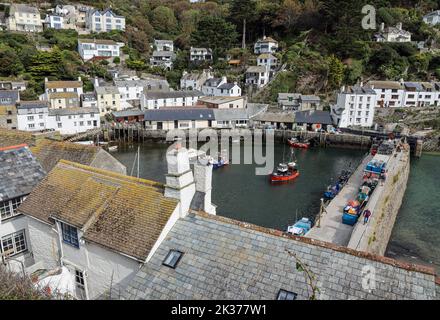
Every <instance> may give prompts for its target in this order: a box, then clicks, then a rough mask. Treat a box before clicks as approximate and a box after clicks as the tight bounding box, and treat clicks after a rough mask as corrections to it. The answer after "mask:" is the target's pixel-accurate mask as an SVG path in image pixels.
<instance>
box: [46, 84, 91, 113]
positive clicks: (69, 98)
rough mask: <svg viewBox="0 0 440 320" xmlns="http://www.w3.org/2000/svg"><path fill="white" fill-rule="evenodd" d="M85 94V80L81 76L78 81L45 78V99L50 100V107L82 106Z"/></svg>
mask: <svg viewBox="0 0 440 320" xmlns="http://www.w3.org/2000/svg"><path fill="white" fill-rule="evenodd" d="M82 94H83V82H82V80H81V78H80V77H79V78H78V80H76V81H58V80H57V81H49V80H48V79H47V78H45V79H44V95H43V96H42V99H43V100H47V101H49V105H50V108H54V109H55V108H56V109H58V108H76V107H79V106H80V96H81V95H82Z"/></svg>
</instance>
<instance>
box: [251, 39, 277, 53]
mask: <svg viewBox="0 0 440 320" xmlns="http://www.w3.org/2000/svg"><path fill="white" fill-rule="evenodd" d="M277 50H278V41H276V40H274V39H273V38H271V37H263V39H260V40H258V41H257V42H256V43H255V45H254V53H255V54H263V53H270V54H273V53H275V52H277Z"/></svg>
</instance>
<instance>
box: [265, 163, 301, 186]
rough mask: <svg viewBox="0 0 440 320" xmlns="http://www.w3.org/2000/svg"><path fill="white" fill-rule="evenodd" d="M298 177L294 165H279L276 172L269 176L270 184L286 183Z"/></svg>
mask: <svg viewBox="0 0 440 320" xmlns="http://www.w3.org/2000/svg"><path fill="white" fill-rule="evenodd" d="M298 177H299V171H298V169H297V168H296V163H294V162H293V163H289V164H285V163H281V164H280V165H279V166H278V168H277V170H276V171H275V172H274V173H272V174H271V175H269V179H270V182H272V183H277V182H288V181H292V180H295V179H296V178H298Z"/></svg>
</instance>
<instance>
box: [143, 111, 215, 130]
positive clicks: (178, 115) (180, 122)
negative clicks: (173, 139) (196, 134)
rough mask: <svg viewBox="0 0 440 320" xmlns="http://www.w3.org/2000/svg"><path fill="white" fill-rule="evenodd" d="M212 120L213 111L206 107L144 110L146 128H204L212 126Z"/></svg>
mask: <svg viewBox="0 0 440 320" xmlns="http://www.w3.org/2000/svg"><path fill="white" fill-rule="evenodd" d="M214 120H215V116H214V111H213V110H212V109H207V108H191V107H186V108H162V109H157V110H146V111H145V112H144V123H145V128H146V129H147V130H173V129H206V128H212V127H213V122H214Z"/></svg>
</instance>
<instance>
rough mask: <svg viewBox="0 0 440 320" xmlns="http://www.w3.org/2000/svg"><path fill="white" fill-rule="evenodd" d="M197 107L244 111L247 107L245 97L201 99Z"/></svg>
mask: <svg viewBox="0 0 440 320" xmlns="http://www.w3.org/2000/svg"><path fill="white" fill-rule="evenodd" d="M197 105H199V106H204V107H206V108H213V109H242V108H244V107H245V106H246V101H245V97H241V96H239V97H224V96H220V97H201V98H199V100H198V101H197Z"/></svg>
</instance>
